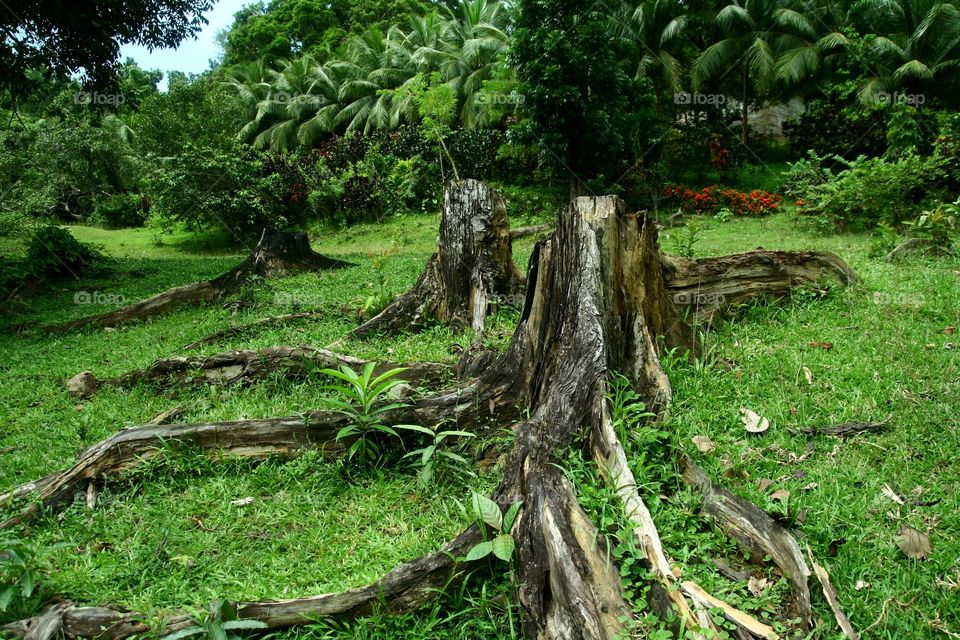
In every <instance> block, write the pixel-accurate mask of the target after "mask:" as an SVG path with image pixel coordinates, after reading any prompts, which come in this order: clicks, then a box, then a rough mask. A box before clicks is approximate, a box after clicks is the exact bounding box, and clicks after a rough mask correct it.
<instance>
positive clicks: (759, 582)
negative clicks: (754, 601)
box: [747, 576, 769, 596]
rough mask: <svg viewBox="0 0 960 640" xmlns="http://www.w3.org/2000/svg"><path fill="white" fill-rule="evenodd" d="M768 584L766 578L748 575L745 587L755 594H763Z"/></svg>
mask: <svg viewBox="0 0 960 640" xmlns="http://www.w3.org/2000/svg"><path fill="white" fill-rule="evenodd" d="M768 586H769V582H768V581H767V579H766V578H758V577H756V576H750V580H748V581H747V589H749V591H750V593H752V594H753V595H755V596H760V595H763V592H764V591H766V590H767V587H768Z"/></svg>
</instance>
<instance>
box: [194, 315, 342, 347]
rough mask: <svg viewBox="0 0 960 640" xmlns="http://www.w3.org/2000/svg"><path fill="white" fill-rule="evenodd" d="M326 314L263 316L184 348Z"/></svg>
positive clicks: (218, 332)
mask: <svg viewBox="0 0 960 640" xmlns="http://www.w3.org/2000/svg"><path fill="white" fill-rule="evenodd" d="M326 315H327V314H326V313H325V312H323V311H304V312H301V313H286V314H284V315H280V316H273V317H271V318H261V319H260V320H255V321H253V322H250V323H249V324H245V325H241V326H239V327H228V328H226V329H221V330H220V331H215V332H214V333H211V334H210V335H208V336H205V337H203V338H200V339H199V340H195V341H193V342H191V343H190V344H188V345H184V347H183V350H184V351H190V350H192V349H197V348H199V347H202V346H204V345H207V344H213V343H215V342H220V341H221V340H225V339H226V338H235V337H237V336H241V335H243V334H245V333H249V332H252V331H256V330H257V329H262V328H263V327H266V326H273V325H277V324H285V323H287V322H294V321H296V320H308V319H315V318H323V317H325V316H326Z"/></svg>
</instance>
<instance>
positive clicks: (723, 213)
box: [713, 207, 733, 222]
mask: <svg viewBox="0 0 960 640" xmlns="http://www.w3.org/2000/svg"><path fill="white" fill-rule="evenodd" d="M713 217H714V218H716V219H717V220H719V221H720V222H729V221H730V220H732V219H733V211H730V209H729V207H723V208H722V209H720V210H719V211H717V212H716V213H715V214H713Z"/></svg>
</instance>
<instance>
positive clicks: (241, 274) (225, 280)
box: [44, 230, 348, 332]
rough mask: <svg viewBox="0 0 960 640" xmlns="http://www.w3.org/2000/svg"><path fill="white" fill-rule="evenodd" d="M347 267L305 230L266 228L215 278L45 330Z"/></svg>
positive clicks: (109, 322) (145, 314)
mask: <svg viewBox="0 0 960 640" xmlns="http://www.w3.org/2000/svg"><path fill="white" fill-rule="evenodd" d="M345 266H348V263H346V262H342V261H340V260H334V259H332V258H326V257H324V256H321V255H320V254H319V253H316V252H314V251H313V250H312V249H311V248H310V242H309V240H308V239H307V234H305V233H287V232H280V231H267V230H264V232H263V234H262V235H261V236H260V241H259V242H258V243H257V246H256V247H254V249H253V251H252V252H251V254H250V255H249V256H248V257H247V259H246V260H244V261H243V262H241V263H240V264H239V265H237V266H236V267H234V268H233V269H231V270H230V271H228V272H226V273H224V274H223V275H221V276H218V277H216V278H214V279H213V280H204V281H202V282H194V283H191V284H185V285H182V286H179V287H173V288H172V289H168V290H166V291H164V292H162V293H158V294H157V295H155V296H152V297H150V298H147V299H146V300H141V301H140V302H137V303H135V304H132V305H129V306H126V307H123V308H121V309H117V310H116V311H110V312H108V313H101V314H97V315H93V316H86V317H84V318H79V319H77V320H71V321H70V322H64V323H60V324H53V325H48V326H47V327H44V330H46V331H48V332H63V331H73V330H76V329H82V328H86V327H89V328H94V329H95V328H100V327H116V326H119V325H123V324H128V323H130V322H134V321H137V320H146V319H148V318H154V317H157V316H160V315H163V314H165V313H169V312H171V311H173V310H175V309H179V308H181V307H184V306H187V305H192V304H202V303H207V302H212V301H214V300H220V299H221V298H223V297H225V296H229V295H231V294H233V293H235V292H236V291H237V290H238V289H239V288H240V286H241V285H242V284H243V283H244V282H246V281H247V279H248V278H250V277H251V276H260V277H264V278H268V277H281V276H284V275H289V274H292V273H298V272H301V271H309V270H315V269H335V268H340V267H345Z"/></svg>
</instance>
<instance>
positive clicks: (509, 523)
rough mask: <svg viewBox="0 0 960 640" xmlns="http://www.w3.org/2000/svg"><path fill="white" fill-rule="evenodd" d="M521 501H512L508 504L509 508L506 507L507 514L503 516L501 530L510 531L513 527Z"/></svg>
mask: <svg viewBox="0 0 960 640" xmlns="http://www.w3.org/2000/svg"><path fill="white" fill-rule="evenodd" d="M522 504H523V502H514V503H513V504H512V505H510V508H509V509H507V514H506V515H505V516H503V530H504V532H508V531H510V529H512V528H513V523H514V522H515V521H516V519H517V514H518V513H519V512H520V506H521V505H522Z"/></svg>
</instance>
